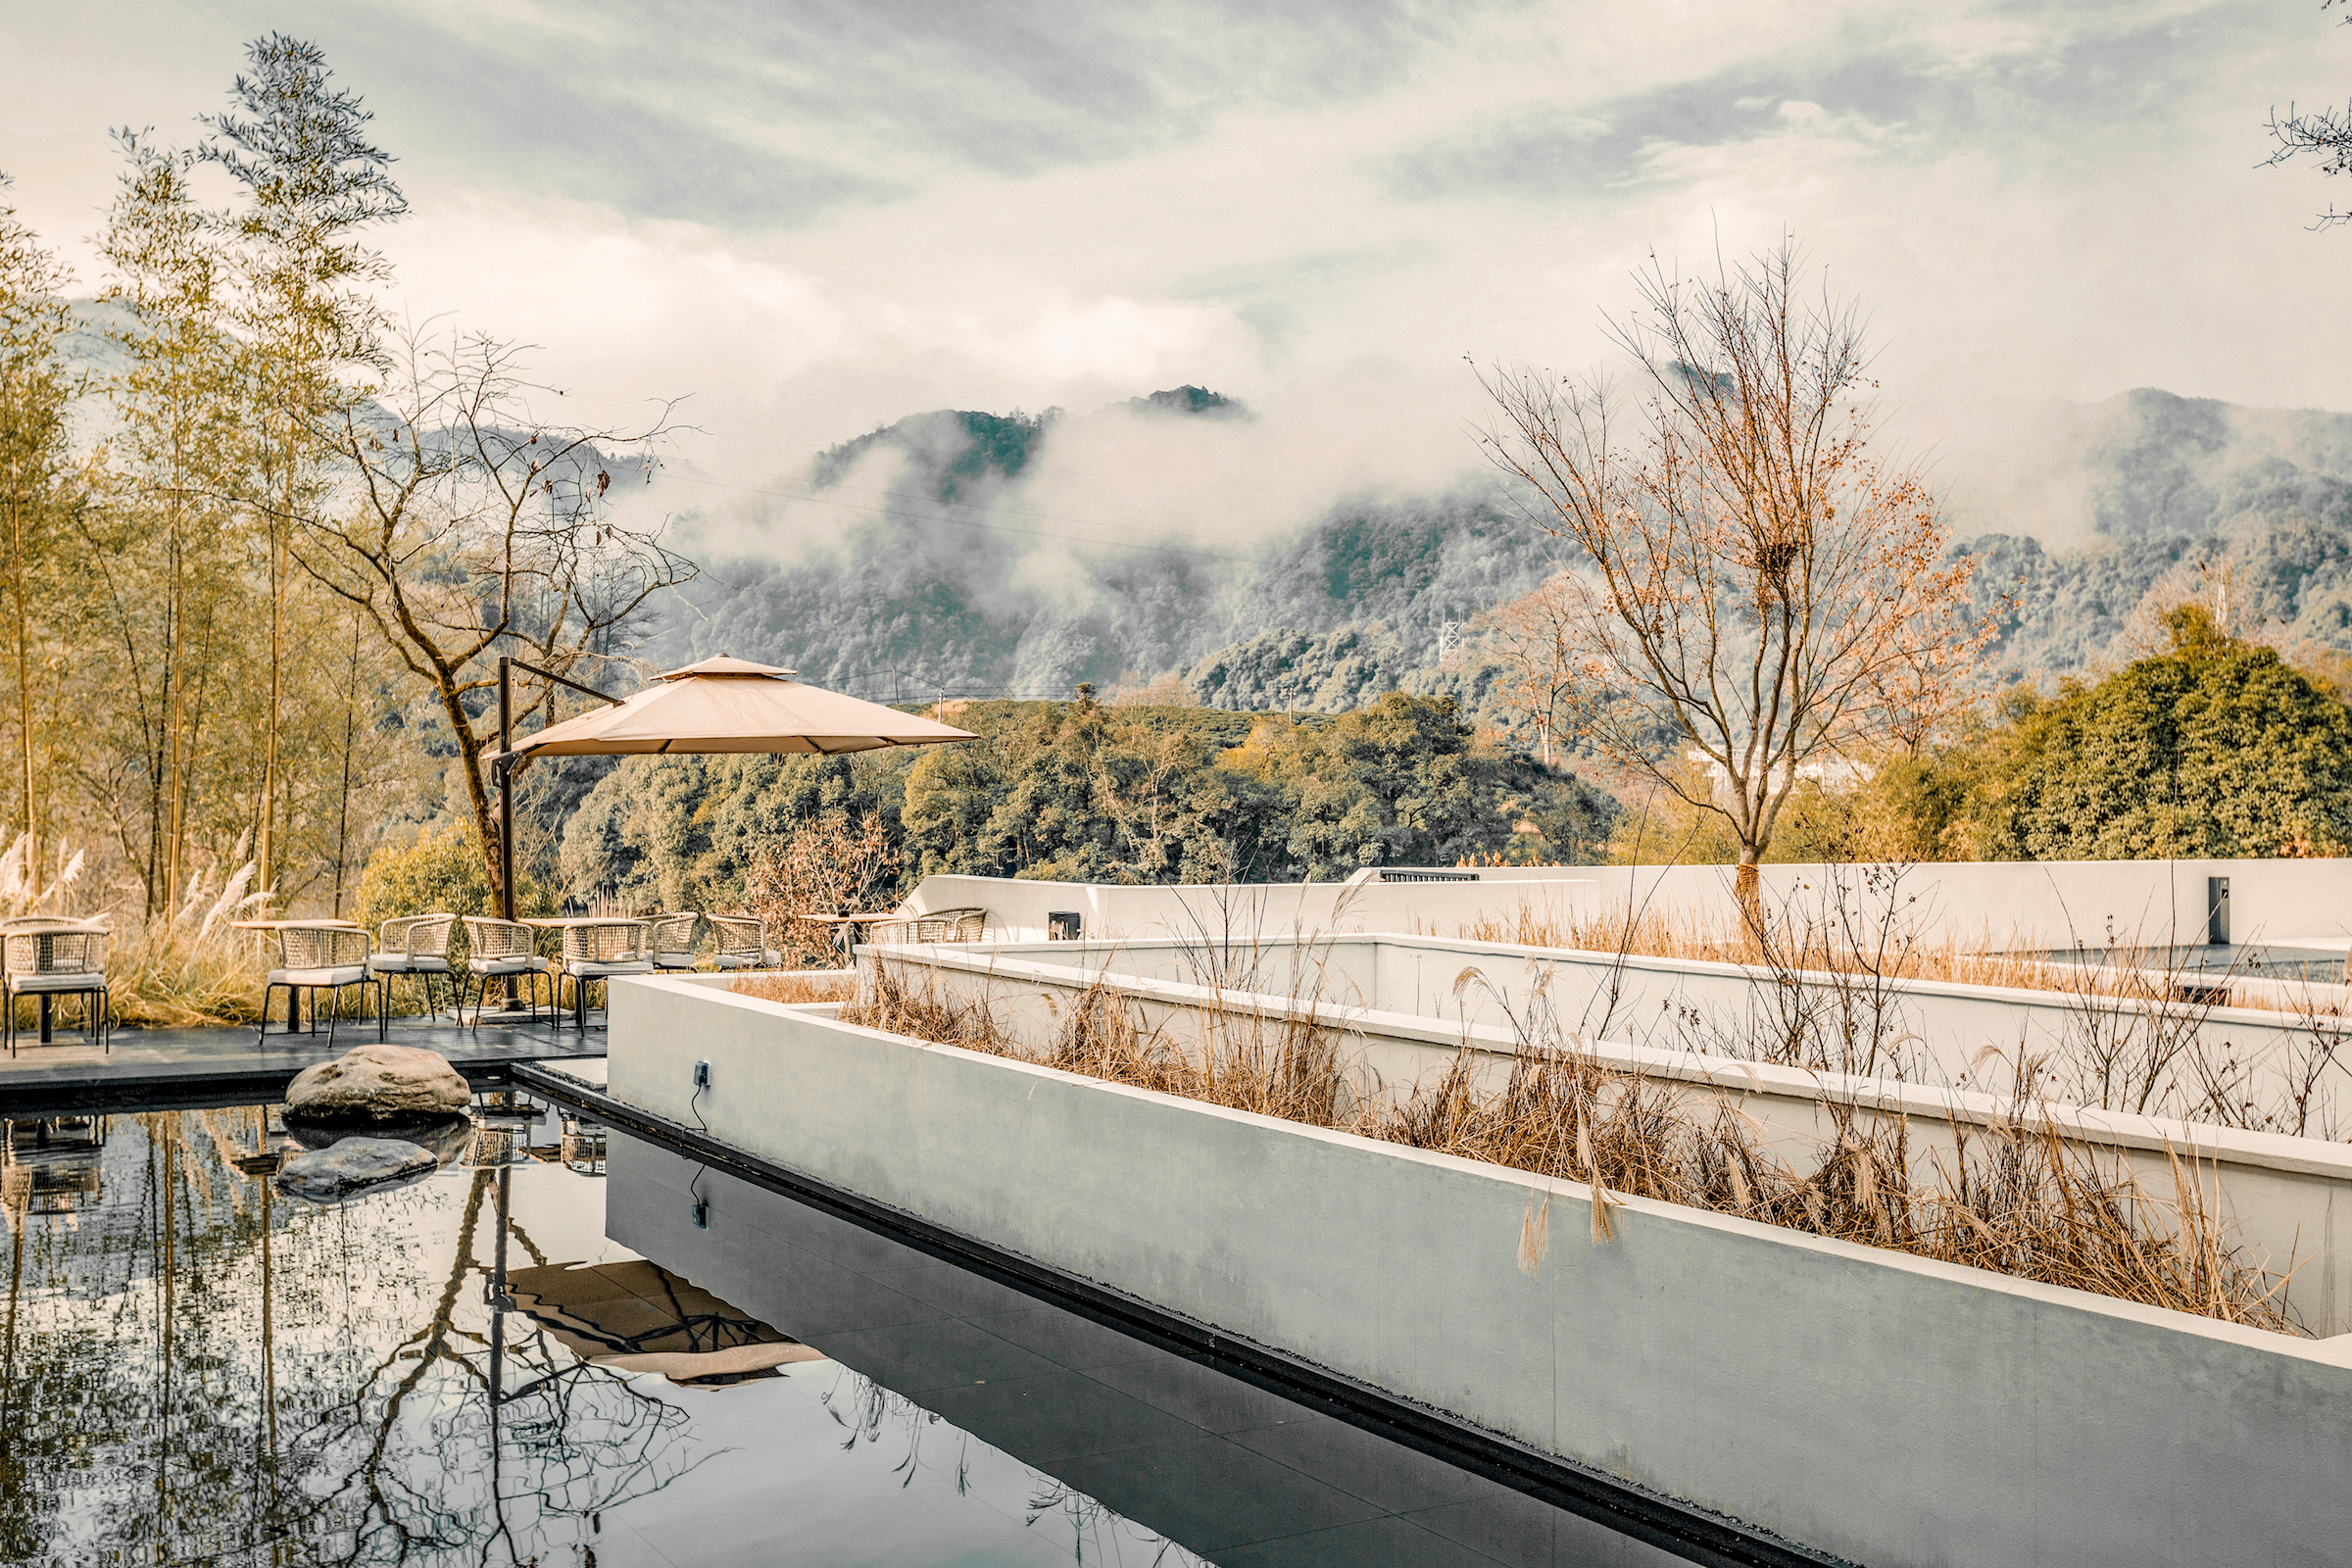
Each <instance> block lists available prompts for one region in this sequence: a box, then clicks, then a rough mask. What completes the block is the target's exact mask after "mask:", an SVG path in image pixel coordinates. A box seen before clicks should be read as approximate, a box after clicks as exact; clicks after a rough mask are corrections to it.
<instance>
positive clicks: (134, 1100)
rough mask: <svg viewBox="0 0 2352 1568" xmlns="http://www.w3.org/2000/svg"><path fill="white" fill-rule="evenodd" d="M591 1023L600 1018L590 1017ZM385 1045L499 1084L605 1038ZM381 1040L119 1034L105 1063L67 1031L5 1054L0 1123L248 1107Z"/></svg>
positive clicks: (395, 1037)
mask: <svg viewBox="0 0 2352 1568" xmlns="http://www.w3.org/2000/svg"><path fill="white" fill-rule="evenodd" d="M588 1016H589V1019H590V1022H591V1024H592V1025H593V1024H595V1023H598V1022H601V1021H602V1017H603V1015H602V1014H601V1013H595V1012H592V1013H590V1014H589V1015H588ZM385 1038H386V1039H387V1040H388V1041H389V1042H390V1043H391V1044H393V1045H400V1046H422V1047H424V1048H426V1049H427V1050H431V1051H437V1052H439V1053H441V1054H442V1055H444V1056H447V1057H448V1058H449V1059H450V1061H451V1063H452V1064H453V1065H455V1066H456V1067H457V1068H458V1070H459V1071H460V1072H463V1073H464V1074H465V1075H466V1077H467V1078H468V1079H471V1080H474V1081H476V1082H494V1081H497V1080H499V1079H502V1078H504V1077H505V1076H506V1071H507V1069H508V1068H509V1067H510V1066H512V1065H513V1064H514V1063H515V1062H518V1061H553V1060H562V1059H564V1058H568V1057H580V1056H602V1055H603V1054H605V1036H604V1034H603V1033H602V1032H601V1031H599V1030H597V1029H595V1028H593V1027H592V1028H591V1029H590V1031H589V1033H588V1034H587V1035H586V1036H584V1037H583V1036H581V1035H578V1034H575V1033H574V1032H573V1031H572V1030H570V1029H569V1028H564V1029H555V1028H551V1027H549V1026H548V1025H546V1024H544V1023H542V1024H538V1025H521V1026H516V1027H508V1026H504V1025H501V1024H499V1023H497V1022H496V1021H495V1019H494V1018H493V1019H489V1020H485V1021H484V1022H483V1024H482V1026H481V1028H479V1029H469V1028H462V1027H460V1026H459V1025H457V1024H454V1023H452V1022H450V1021H449V1018H448V1015H447V1014H443V1015H442V1016H440V1017H438V1018H429V1019H428V1018H394V1019H393V1020H392V1026H391V1029H390V1030H389V1031H388V1033H387V1034H386V1036H385ZM374 1039H375V1021H374V1020H373V1019H372V1018H370V1019H368V1020H365V1021H355V1020H352V1019H345V1020H343V1021H342V1023H341V1024H340V1025H338V1027H337V1028H336V1031H335V1043H334V1044H333V1045H332V1046H329V1045H328V1044H327V1039H326V1031H325V1030H324V1029H320V1030H319V1032H318V1033H317V1034H304V1033H296V1034H290V1035H288V1034H280V1033H279V1032H278V1030H277V1027H276V1026H275V1025H272V1027H271V1029H270V1034H269V1037H268V1038H267V1039H266V1040H264V1041H263V1042H262V1043H261V1044H260V1045H258V1046H257V1045H256V1044H255V1043H254V1032H253V1027H252V1026H251V1025H250V1024H248V1025H245V1026H243V1027H241V1028H236V1029H118V1030H116V1031H115V1038H114V1047H115V1049H114V1051H113V1053H112V1054H101V1053H100V1051H99V1049H98V1048H97V1047H96V1046H93V1045H89V1044H86V1043H85V1042H84V1039H83V1036H82V1033H81V1031H80V1030H79V1029H74V1028H65V1027H61V1028H59V1029H58V1031H57V1039H56V1041H55V1042H54V1043H53V1044H50V1045H46V1046H44V1045H41V1044H40V1043H39V1041H38V1037H37V1035H36V1036H35V1037H34V1038H32V1039H25V1038H23V1037H20V1038H19V1041H18V1047H17V1054H16V1056H15V1057H14V1058H13V1059H12V1058H10V1057H9V1056H7V1055H6V1054H0V1115H9V1116H39V1115H45V1114H53V1113H55V1112H57V1111H60V1110H65V1109H89V1108H91V1107H92V1106H93V1105H103V1104H109V1103H122V1104H123V1105H125V1106H129V1105H134V1104H135V1105H136V1106H138V1107H139V1108H141V1109H164V1108H169V1107H172V1106H177V1105H199V1104H218V1103H224V1102H225V1101H227V1100H234V1101H240V1102H249V1101H251V1100H252V1099H253V1098H255V1097H256V1096H263V1097H266V1096H269V1095H273V1094H275V1093H277V1092H278V1091H279V1090H281V1089H283V1088H284V1087H285V1085H286V1082H287V1080H288V1079H290V1078H292V1077H293V1076H294V1075H295V1074H296V1073H298V1072H300V1071H302V1069H303V1068H305V1067H308V1066H310V1065H311V1064H312V1063H313V1062H319V1061H331V1060H333V1059H334V1058H335V1057H337V1056H340V1055H341V1054H343V1053H345V1052H346V1051H349V1050H350V1049H351V1048H352V1047H354V1046H357V1045H363V1044H366V1043H368V1042H370V1041H372V1040H374Z"/></svg>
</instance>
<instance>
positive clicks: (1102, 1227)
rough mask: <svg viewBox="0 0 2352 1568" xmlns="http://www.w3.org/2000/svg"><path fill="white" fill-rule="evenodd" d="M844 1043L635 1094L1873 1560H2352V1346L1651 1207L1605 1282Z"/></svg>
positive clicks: (1570, 1201) (897, 1053)
mask: <svg viewBox="0 0 2352 1568" xmlns="http://www.w3.org/2000/svg"><path fill="white" fill-rule="evenodd" d="M828 1011H829V1009H825V1008H814V1007H799V1008H796V1007H788V1006H782V1005H776V1004H771V1003H762V1002H759V1001H756V1000H753V999H749V998H744V997H738V996H733V995H729V994H725V993H721V992H717V991H714V990H711V989H710V988H706V987H698V986H694V985H691V984H683V983H679V982H676V981H668V980H660V979H647V980H628V981H618V982H615V983H614V985H613V1013H612V1020H613V1031H612V1035H611V1037H610V1039H611V1068H610V1078H611V1083H612V1088H613V1093H614V1094H615V1095H617V1096H618V1097H619V1098H621V1099H623V1100H625V1101H628V1102H630V1103H634V1104H637V1105H640V1106H643V1107H644V1108H646V1109H648V1110H651V1111H654V1112H656V1113H658V1114H661V1115H663V1116H666V1117H670V1118H673V1119H675V1120H678V1121H682V1122H685V1123H687V1124H688V1125H694V1124H696V1123H698V1122H701V1123H704V1124H707V1125H708V1126H709V1127H710V1128H711V1130H712V1132H713V1133H715V1134H716V1135H717V1136H718V1137H720V1138H722V1139H724V1140H726V1141H727V1142H729V1143H732V1144H735V1145H737V1146H739V1147H741V1148H744V1149H747V1150H750V1151H753V1152H758V1153H760V1154H762V1155H764V1156H765V1157H767V1158H770V1159H773V1160H776V1161H778V1162H780V1163H782V1164H785V1165H787V1166H790V1167H792V1168H794V1169H797V1170H801V1171H805V1172H807V1173H808V1174H809V1175H811V1176H813V1177H816V1178H818V1179H820V1180H823V1181H826V1182H830V1183H833V1184H836V1185H838V1186H841V1187H844V1188H847V1189H849V1190H851V1191H854V1192H857V1193H859V1194H862V1195H865V1196H866V1197H869V1198H872V1199H876V1200H878V1201H883V1202H887V1203H890V1204H893V1205H896V1206H897V1207H900V1208H902V1209H906V1210H909V1211H911V1212H914V1213H917V1214H920V1215H923V1216H925V1217H926V1218H928V1219H931V1220H933V1221H936V1222H938V1223H940V1224H943V1225H948V1226H952V1227H954V1228H956V1229H957V1230H960V1231H963V1232H965V1233H966V1234H969V1235H971V1236H974V1237H976V1238H978V1239H980V1240H982V1241H985V1242H988V1243H990V1244H992V1245H995V1246H998V1247H1003V1248H1006V1249H1009V1250H1014V1251H1018V1252H1020V1253H1022V1254H1024V1255H1027V1256H1030V1257H1033V1258H1036V1259H1038V1260H1040V1261H1042V1262H1046V1263H1050V1264H1052V1265H1054V1266H1056V1267H1059V1268H1063V1269H1068V1270H1071V1271H1073V1272H1075V1273H1078V1274H1081V1275H1083V1276H1086V1277H1088V1278H1090V1279H1094V1280H1097V1281H1099V1282H1101V1283H1103V1284H1105V1285H1108V1286H1112V1287H1115V1288H1117V1289H1119V1290H1123V1291H1127V1292H1130V1293H1132V1294H1134V1295H1137V1296H1141V1297H1143V1298H1146V1299H1150V1300H1152V1301H1154V1302H1157V1303H1159V1304H1161V1305H1163V1306H1166V1307H1168V1308H1171V1309H1173V1310H1176V1311H1179V1312H1183V1313H1186V1314H1189V1315H1191V1316H1193V1317H1195V1318H1198V1319H1200V1320H1201V1321H1203V1322H1207V1323H1210V1324H1214V1325H1216V1326H1218V1327H1220V1328H1223V1329H1225V1330H1227V1331H1229V1332H1232V1333H1235V1334H1240V1335H1245V1336H1248V1337H1249V1338H1250V1339H1253V1340H1256V1341H1258V1342H1260V1343H1263V1344H1266V1345H1270V1346H1275V1347H1279V1348H1284V1349H1288V1350H1291V1351H1294V1352H1296V1353H1299V1354H1301V1355H1304V1356H1307V1357H1309V1358H1311V1359H1313V1360H1314V1361H1316V1362H1318V1363H1320V1364H1322V1365H1324V1366H1327V1367H1330V1368H1332V1369H1334V1370H1335V1371H1339V1372H1342V1373H1346V1374H1348V1375H1349V1376H1353V1377H1356V1378H1360V1379H1362V1380H1364V1381H1366V1382H1369V1383H1371V1384H1374V1385H1376V1386H1378V1387H1381V1388H1384V1389H1388V1390H1391V1391H1393V1392H1395V1393H1397V1394H1399V1395H1402V1396H1405V1397H1410V1398H1414V1399H1418V1400H1422V1401H1424V1402H1426V1403H1429V1404H1432V1405H1436V1406H1438V1407H1440V1408H1443V1409H1446V1410H1450V1411H1453V1412H1455V1413H1457V1414H1459V1415H1462V1416H1465V1417H1467V1418H1469V1419H1471V1420H1474V1421H1477V1422H1479V1423H1481V1424H1482V1425H1485V1426H1487V1427H1489V1428H1491V1429H1494V1430H1495V1431H1499V1432H1502V1433H1505V1434H1508V1435H1510V1436H1512V1437H1514V1438H1517V1439H1520V1440H1522V1441H1525V1442H1528V1443H1532V1444H1535V1445H1538V1446H1542V1447H1544V1448H1546V1449H1549V1450H1550V1451H1553V1452H1556V1453H1560V1454H1563V1455H1566V1456H1569V1457H1572V1458H1575V1459H1578V1460H1581V1461H1585V1462H1588V1463H1593V1464H1597V1465H1601V1466H1604V1467H1606V1468H1607V1469H1609V1470H1611V1471H1614V1472H1616V1473H1619V1474H1621V1475H1624V1476H1626V1477H1628V1478H1630V1479H1632V1480H1634V1481H1637V1482H1640V1483H1641V1484H1642V1485H1645V1486H1648V1487H1651V1488H1653V1489H1655V1490H1657V1491H1660V1492H1663V1493H1666V1494H1669V1495H1676V1496H1680V1497H1684V1498H1687V1499H1690V1500H1691V1501H1693V1502H1697V1503H1700V1504H1702V1505H1704V1506H1707V1507H1710V1508H1713V1509H1717V1510H1719V1511H1721V1512H1725V1513H1729V1514H1732V1515H1735V1516H1738V1517H1740V1518H1743V1519H1746V1520H1749V1521H1751V1522H1754V1523H1757V1524H1761V1525H1764V1526H1766V1527H1768V1528H1770V1529H1773V1530H1776V1531H1778V1532H1780V1533H1781V1534H1783V1535H1785V1536H1787V1537H1789V1538H1790V1539H1792V1540H1795V1541H1800V1542H1803V1543H1806V1544H1810V1545H1813V1546H1816V1547H1820V1548H1822V1549H1825V1550H1829V1551H1832V1552H1836V1553H1838V1554H1839V1555H1842V1556H1846V1557H1849V1558H1852V1559H1854V1560H1856V1561H1859V1562H1864V1563H1870V1564H1874V1565H1893V1564H1905V1563H1920V1564H1927V1563H1951V1562H1985V1563H1994V1562H1997V1563H2004V1564H2020V1565H2036V1568H2039V1565H2047V1568H2084V1565H2098V1564H2118V1565H2125V1564H2129V1565H2131V1568H2141V1565H2144V1564H2148V1563H2156V1562H2180V1563H2188V1562H2194V1563H2199V1564H2247V1565H2254V1564H2263V1565H2277V1568H2284V1565H2295V1564H2314V1565H2316V1564H2323V1563H2335V1562H2340V1561H2341V1560H2342V1556H2343V1548H2344V1543H2345V1542H2346V1541H2347V1540H2352V1489H2347V1488H2346V1487H2345V1486H2344V1485H2343V1480H2344V1455H2345V1454H2346V1453H2352V1365H2348V1364H2347V1362H2348V1361H2352V1353H2348V1351H2352V1342H2340V1341H2339V1342H2333V1343H2331V1344H2330V1343H2325V1342H2323V1343H2319V1344H2314V1343H2311V1342H2301V1341H2295V1340H2290V1339H2286V1338H2283V1337H2281V1336H2277V1335H2271V1334H2265V1333H2261V1332H2258V1331H2253V1330H2244V1329H2237V1328H2232V1327H2229V1326H2228V1325H2224V1324H2218V1323H2213V1322H2210V1321H2207V1320H2203V1319H2198V1318H2192V1317H2186V1316H2183V1315H2180V1314H2177V1313H2171V1312H2164V1311H2158V1310H2154V1309H2151V1308H2144V1307H2138V1306H2133V1305H2130V1304H2128V1303H2124V1302H2118V1301H2112V1300H2107V1299H2101V1298H2097V1297H2090V1296H2084V1295H2082V1294H2081V1293H2078V1292H2073V1291H2065V1290H2059V1289H2054V1288H2050V1287H2045V1286H2039V1285H2034V1284H2030V1283H2026V1282H2022V1281H2014V1280H2007V1279H2002V1278H1997V1277H1994V1276H1990V1275H1986V1274H1983V1273H1979V1272H1976V1271H1973V1270H1969V1269H1962V1268H1955V1267H1950V1266H1947V1265H1943V1264H1937V1263H1932V1262H1927V1261H1923V1260H1920V1259H1916V1258H1909V1257H1904V1256H1901V1255H1899V1254H1895V1253H1889V1252H1884V1251H1879V1250H1873V1249H1868V1248H1862V1247H1855V1246H1851V1245H1848V1244H1845V1243H1840V1242H1834V1241H1824V1240H1820V1239H1818V1238H1809V1237H1805V1236H1801V1235H1798V1234H1796V1233H1793V1232H1789V1231H1785V1230H1779V1229H1775V1228H1773V1227H1769V1226H1764V1225H1757V1224H1752V1223H1749V1222H1747V1221H1743V1220H1738V1219H1730V1218H1726V1217H1723V1216H1719V1215H1710V1214H1706V1213H1702V1212H1699V1211H1697V1210H1692V1209H1685V1208H1680V1207H1676V1206H1674V1205H1671V1204H1662V1203H1651V1202H1646V1201H1627V1202H1625V1203H1624V1204H1622V1205H1621V1206H1620V1207H1619V1208H1618V1209H1617V1210H1616V1213H1615V1218H1616V1224H1617V1230H1618V1239H1617V1241H1616V1242H1615V1243H1614V1244H1613V1245H1609V1246H1597V1247H1596V1246H1593V1245H1592V1244H1591V1242H1590V1241H1589V1240H1588V1236H1589V1229H1590V1208H1589V1204H1590V1201H1591V1200H1590V1193H1589V1191H1588V1190H1587V1189H1586V1188H1584V1187H1582V1186H1580V1185H1578V1184H1575V1183H1570V1182H1555V1181H1548V1180H1544V1179H1541V1178H1531V1177H1529V1176H1526V1175H1523V1174H1520V1173H1517V1172H1511V1171H1506V1170H1502V1169H1499V1168H1497V1167H1494V1166H1488V1165H1482V1164H1478V1163H1475V1162H1473V1161H1469V1160H1462V1159H1455V1158H1451V1157H1448V1156H1446V1155H1440V1154H1430V1153H1425V1152H1418V1151H1413V1150H1407V1149H1400V1148H1397V1147H1396V1146H1393V1145H1386V1144H1379V1143H1373V1142H1369V1141H1367V1140H1362V1139H1358V1138H1353V1137H1349V1136H1348V1135H1345V1134H1337V1133H1329V1132H1323V1131H1319V1130H1316V1129H1312V1128H1305V1127H1299V1126H1297V1125H1295V1124H1290V1123H1285V1122H1279V1121H1275V1120H1272V1119H1270V1118H1266V1117H1260V1116H1253V1115H1250V1114H1246V1113H1242V1112H1236V1111H1229V1110H1224V1109H1221V1108H1218V1107H1214V1106H1207V1105H1201V1104H1198V1103H1191V1102H1186V1101H1181V1100H1176V1099H1172V1098H1170V1097H1167V1096H1163V1095H1157V1094H1152V1093H1150V1092H1148V1091H1143V1090H1136V1089H1129V1088H1125V1087H1122V1086H1118V1085H1111V1084H1103V1083H1100V1082H1097V1081H1094V1080H1090V1079H1085V1078H1079V1077H1076V1076H1074V1075H1071V1074H1066V1073H1060V1072H1055V1071H1053V1070H1051V1069H1047V1068H1040V1067H1034V1066H1030V1065H1027V1064H1024V1063H1019V1062H1014V1061H1009V1060H1005V1059H1004V1058H999V1057H993V1056H984V1055H977V1054H971V1053H968V1052H961V1051H956V1050H953V1049H950V1048H945V1047H934V1046H926V1045H922V1044H918V1043H914V1042H909V1041H907V1040H904V1039H900V1038H897V1037H894V1036H890V1035H884V1034H879V1033H876V1032H874V1031H870V1030H864V1029H858V1028H853V1027H850V1026H846V1025H843V1024H841V1023H839V1022H838V1021H836V1020H834V1019H832V1018H830V1017H828V1016H827V1015H826V1014H827V1012H828ZM698 1059H699V1060H707V1061H709V1062H710V1063H711V1087H710V1088H709V1089H708V1090H707V1091H705V1092H704V1093H702V1094H701V1095H700V1096H699V1097H697V1095H696V1094H695V1090H694V1086H693V1084H692V1081H691V1080H692V1064H693V1062H694V1061H696V1060H698ZM1530 1227H1537V1234H1539V1235H1540V1236H1541V1237H1542V1238H1543V1239H1544V1255H1543V1258H1542V1261H1541V1262H1540V1264H1538V1265H1537V1266H1536V1267H1535V1268H1534V1269H1533V1270H1532V1271H1530V1270H1528V1269H1525V1268H1523V1267H1522V1266H1521V1262H1520V1258H1521V1254H1522V1243H1523V1238H1524V1237H1525V1236H1526V1235H1527V1234H1528V1231H1529V1228H1530Z"/></svg>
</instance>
